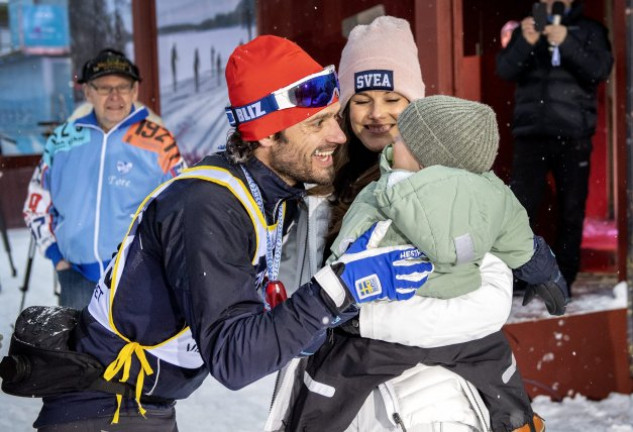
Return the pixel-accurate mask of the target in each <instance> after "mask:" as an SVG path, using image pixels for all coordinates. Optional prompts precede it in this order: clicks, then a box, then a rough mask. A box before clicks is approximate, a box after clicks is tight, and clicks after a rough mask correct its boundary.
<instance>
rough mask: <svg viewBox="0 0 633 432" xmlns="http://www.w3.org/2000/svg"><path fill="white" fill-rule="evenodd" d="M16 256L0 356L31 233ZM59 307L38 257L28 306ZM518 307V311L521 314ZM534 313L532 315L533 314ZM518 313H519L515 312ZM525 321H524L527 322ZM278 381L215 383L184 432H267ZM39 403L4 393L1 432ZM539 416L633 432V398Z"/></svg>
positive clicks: (16, 236) (3, 298) (194, 402)
mask: <svg viewBox="0 0 633 432" xmlns="http://www.w3.org/2000/svg"><path fill="white" fill-rule="evenodd" d="M9 240H10V245H11V248H12V256H13V259H14V262H15V264H16V266H17V267H18V269H17V271H18V275H17V277H11V271H10V268H9V262H8V258H7V255H6V253H5V250H4V248H3V247H2V246H0V284H1V285H2V291H1V292H0V334H2V335H3V336H4V340H3V341H2V348H1V349H0V356H4V355H6V353H7V349H8V340H9V339H10V337H11V327H10V326H11V324H12V323H13V322H14V321H15V318H16V316H17V314H18V308H19V305H20V299H21V292H20V286H22V282H23V277H24V267H25V263H26V260H27V254H28V243H29V237H28V232H27V230H26V229H17V230H10V231H9ZM624 291H625V287H623V286H621V285H620V286H616V287H614V289H613V292H611V293H607V295H602V296H601V298H596V297H590V298H588V299H585V298H579V299H574V302H572V306H573V308H570V309H571V311H570V312H572V313H583V311H590V310H596V308H598V309H613V308H621V307H624V304H625V302H624V300H623V297H624V296H625V295H624ZM52 304H56V297H55V296H54V294H53V270H52V268H51V266H50V264H49V263H48V261H46V260H45V259H44V258H42V257H41V256H40V255H36V257H35V259H34V262H33V273H32V276H31V281H30V285H29V289H28V292H27V296H26V302H25V305H26V306H31V305H52ZM519 308H520V304H519V303H518V299H517V301H515V305H514V308H513V311H514V310H516V311H520V309H519ZM523 309H527V310H523V318H521V319H534V318H535V317H538V316H541V315H542V314H544V313H545V312H544V308H543V307H542V305H541V304H540V303H539V302H534V303H533V304H530V305H529V307H528V308H523ZM528 312H529V313H528ZM513 313H514V312H513ZM521 319H519V320H521ZM273 385H274V376H272V375H271V376H268V377H266V378H264V379H262V380H260V381H258V382H256V383H254V384H252V385H250V386H249V387H247V388H245V389H243V390H240V391H237V392H234V391H230V390H227V389H225V388H223V387H222V386H221V385H220V384H218V383H217V382H216V381H214V380H213V379H212V378H209V379H207V380H206V381H205V383H204V384H203V386H202V387H201V388H200V389H199V390H198V391H196V392H195V393H194V394H193V395H192V396H191V397H190V398H189V399H187V400H184V401H180V402H178V405H177V406H178V408H177V413H178V414H177V416H178V425H179V429H180V430H181V431H182V432H199V431H200V432H202V431H205V432H207V431H212V432H256V431H261V430H262V428H263V424H264V421H265V417H266V414H267V411H268V406H269V403H270V396H271V392H272V387H273ZM40 405H41V402H40V400H39V399H27V398H19V397H13V396H9V395H6V394H4V393H0V431H3V432H4V431H11V432H26V431H32V430H33V429H32V428H31V424H32V423H33V420H34V419H35V417H36V416H37V413H38V411H39V408H40ZM533 407H534V410H535V411H536V412H538V413H539V414H540V415H542V416H543V417H544V418H545V419H546V421H547V432H576V431H578V432H585V431H592V432H633V396H632V395H623V394H615V393H614V394H611V395H610V396H609V397H608V398H607V399H605V400H602V401H599V402H596V401H589V400H587V399H586V398H585V397H583V396H582V395H576V396H575V397H574V398H566V399H564V400H563V402H561V403H556V402H552V401H551V400H550V399H549V398H547V397H545V396H539V397H537V398H536V399H535V400H534V403H533Z"/></svg>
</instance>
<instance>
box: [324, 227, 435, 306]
mask: <svg viewBox="0 0 633 432" xmlns="http://www.w3.org/2000/svg"><path fill="white" fill-rule="evenodd" d="M390 225H391V221H390V220H387V221H381V222H378V223H376V224H374V225H373V226H372V228H371V229H369V230H368V231H367V232H366V233H365V234H363V235H362V236H361V237H359V238H358V239H356V241H355V242H354V243H352V245H351V246H350V247H349V249H347V251H346V252H345V254H344V255H343V256H341V258H340V259H339V260H338V261H336V262H334V263H333V264H332V265H331V268H330V267H325V268H323V269H322V270H321V271H319V272H318V273H317V274H316V275H315V279H316V280H317V282H319V284H320V285H321V286H322V287H323V288H324V289H325V290H326V291H328V288H327V287H328V285H330V286H331V283H332V282H331V276H330V275H329V273H332V272H333V273H334V274H335V275H336V276H338V279H339V280H340V281H342V282H343V285H344V286H345V287H346V288H347V290H348V291H349V293H350V294H351V295H352V297H354V300H355V301H356V303H366V302H370V301H374V300H379V299H389V300H407V299H410V298H411V297H413V296H414V295H415V293H416V291H417V290H418V289H419V288H420V287H421V286H422V285H424V283H425V282H426V281H427V279H428V277H429V275H430V274H431V272H433V264H432V263H431V262H430V261H429V260H428V258H427V257H426V255H424V253H422V252H420V251H419V250H418V249H417V248H415V247H414V246H412V245H398V246H385V247H379V246H378V245H379V243H380V241H381V240H382V239H383V238H384V236H385V234H386V232H387V229H388V228H389V226H390Z"/></svg>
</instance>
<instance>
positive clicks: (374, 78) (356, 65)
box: [339, 16, 424, 110]
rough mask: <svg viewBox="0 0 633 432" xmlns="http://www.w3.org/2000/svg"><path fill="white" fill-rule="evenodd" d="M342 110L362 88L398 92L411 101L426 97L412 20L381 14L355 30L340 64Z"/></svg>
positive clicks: (363, 89)
mask: <svg viewBox="0 0 633 432" xmlns="http://www.w3.org/2000/svg"><path fill="white" fill-rule="evenodd" d="M339 80H340V82H341V110H344V109H345V107H346V105H347V103H348V102H349V100H350V98H351V97H352V95H354V94H355V93H359V92H362V91H370V90H383V91H394V92H397V93H400V94H401V95H403V96H404V97H406V98H407V99H408V100H409V101H413V100H415V99H419V98H422V97H424V81H423V80H422V71H421V70H420V62H419V59H418V47H417V46H416V44H415V41H414V40H413V33H412V32H411V26H410V25H409V22H408V21H406V20H404V19H402V18H396V17H392V16H381V17H378V18H376V19H375V20H374V21H372V22H371V24H368V25H357V26H356V27H354V28H353V29H352V31H351V32H350V34H349V38H348V40H347V43H346V44H345V47H344V48H343V52H342V54H341V62H340V63H339Z"/></svg>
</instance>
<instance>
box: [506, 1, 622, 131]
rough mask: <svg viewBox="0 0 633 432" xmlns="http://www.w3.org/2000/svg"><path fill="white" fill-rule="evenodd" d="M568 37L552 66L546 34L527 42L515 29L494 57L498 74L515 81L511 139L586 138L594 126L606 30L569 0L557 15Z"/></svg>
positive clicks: (608, 58)
mask: <svg viewBox="0 0 633 432" xmlns="http://www.w3.org/2000/svg"><path fill="white" fill-rule="evenodd" d="M562 24H563V25H565V26H567V37H566V38H565V40H564V41H563V43H562V44H561V45H560V46H559V50H560V56H561V65H560V66H558V67H554V66H552V64H551V58H552V55H551V51H550V46H549V44H548V42H547V38H546V37H545V36H544V35H541V38H540V39H539V41H538V42H537V43H536V44H534V45H533V46H532V45H530V44H529V43H528V42H527V41H526V40H525V38H523V35H522V33H521V27H520V26H519V27H518V28H517V29H515V31H514V33H513V34H512V39H511V40H510V43H509V44H508V46H507V47H506V48H505V49H504V50H503V51H501V52H500V53H499V54H498V55H497V75H499V76H500V77H501V78H503V79H506V80H510V81H515V82H516V93H515V108H514V124H513V129H512V132H513V135H514V136H515V137H520V136H527V135H537V136H562V137H568V138H576V139H577V138H585V137H590V136H592V135H593V133H594V132H595V128H596V89H597V87H598V84H599V83H600V82H601V81H604V80H605V79H607V77H608V76H609V73H610V71H611V66H612V65H613V57H612V55H611V45H610V43H609V39H608V37H607V29H606V28H605V27H604V26H603V25H602V24H600V23H598V22H597V21H594V20H591V19H588V18H586V17H585V16H583V15H582V4H581V3H580V2H578V1H577V2H574V3H573V4H572V9H571V11H570V12H569V13H568V14H566V15H565V16H564V17H563V19H562Z"/></svg>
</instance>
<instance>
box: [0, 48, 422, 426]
mask: <svg viewBox="0 0 633 432" xmlns="http://www.w3.org/2000/svg"><path fill="white" fill-rule="evenodd" d="M226 79H227V83H228V88H229V98H230V102H231V105H230V106H229V107H227V109H226V112H227V116H228V117H229V120H230V121H231V123H232V124H233V125H234V126H235V128H236V129H235V132H234V134H233V135H232V136H231V138H230V139H229V143H228V144H227V152H226V153H218V154H215V155H211V156H208V157H206V158H205V159H204V160H203V161H202V162H201V163H200V164H199V165H198V166H197V167H194V168H192V169H190V170H186V171H185V172H184V173H183V174H182V175H181V176H179V177H177V178H176V179H174V180H172V181H169V182H167V183H164V184H163V185H162V186H161V187H159V188H158V189H156V190H155V191H154V192H153V193H152V194H151V195H150V196H148V197H147V198H146V200H145V201H144V202H143V204H141V206H140V208H139V210H138V211H137V213H136V216H135V218H134V220H133V222H132V224H131V226H130V228H129V231H128V234H127V236H126V238H125V239H124V240H123V243H122V245H121V247H120V248H119V251H118V253H117V256H116V257H115V259H114V260H113V261H112V263H111V264H110V266H109V267H108V269H107V271H106V275H105V276H104V277H103V278H102V279H101V280H100V281H99V284H98V286H97V288H96V290H95V295H94V297H93V299H92V302H91V303H90V305H89V306H88V307H87V308H86V309H84V311H83V312H82V314H81V316H80V317H79V318H78V319H79V324H78V326H77V329H76V337H75V341H74V349H75V350H76V351H78V352H80V353H82V354H84V355H85V354H89V355H91V356H93V357H95V358H96V359H98V360H99V362H100V363H101V364H102V365H103V367H104V368H105V372H104V373H103V376H102V377H101V378H99V379H97V380H96V381H94V382H87V383H84V384H86V388H84V389H77V391H69V390H66V392H65V393H63V394H61V395H55V396H54V397H48V398H46V399H45V401H44V407H43V409H42V411H41V413H40V416H39V418H38V419H37V421H36V422H35V427H36V428H38V430H40V431H44V432H51V431H70V430H99V429H103V430H108V431H120V430H125V431H169V432H173V431H176V430H177V426H176V416H175V411H174V401H175V400H176V399H184V398H186V397H188V396H189V395H190V394H191V393H192V392H193V391H194V390H195V389H196V388H197V387H198V386H200V384H201V383H202V381H203V380H204V379H205V377H206V376H207V375H208V374H209V373H211V375H213V376H214V377H215V378H216V379H217V380H218V381H220V382H221V383H222V384H224V385H225V386H227V387H229V388H231V389H239V388H241V387H243V386H245V385H247V384H249V383H252V382H253V381H255V380H258V379H259V378H261V377H263V376H265V375H268V374H270V373H271V372H273V371H276V370H278V369H279V368H281V367H282V366H284V365H285V364H286V363H287V362H288V361H289V360H291V359H292V358H293V357H296V356H298V355H300V354H301V353H302V352H303V351H304V348H305V347H308V346H311V345H312V344H314V342H315V340H318V339H319V338H320V337H322V335H323V334H324V333H325V331H326V330H327V329H328V328H330V327H334V326H336V325H338V324H340V323H342V322H344V321H345V320H346V319H348V318H351V317H352V316H353V315H355V314H356V313H357V312H358V308H357V305H358V304H360V303H363V302H366V301H371V300H376V299H381V298H386V299H391V300H404V299H408V298H410V297H411V296H413V295H414V293H415V290H416V288H417V287H419V286H420V285H421V284H423V283H424V281H425V280H426V277H427V276H428V274H429V273H430V271H432V265H431V264H430V263H428V262H427V261H426V260H425V259H424V258H425V257H424V256H423V255H421V254H420V252H419V251H417V249H414V248H413V247H410V246H403V247H393V248H378V247H373V248H371V247H370V246H368V245H373V244H377V241H378V240H379V238H380V236H381V235H384V231H386V228H385V227H384V226H374V227H373V228H372V229H371V230H370V231H368V232H367V233H366V235H364V236H362V237H361V238H360V239H359V240H358V241H356V242H355V243H353V244H352V245H351V246H350V248H349V249H348V252H347V253H346V254H345V255H343V257H342V259H341V260H340V261H339V262H337V263H335V264H333V265H332V266H326V267H324V268H323V269H321V270H320V271H318V272H317V273H316V275H315V276H314V278H313V279H312V280H311V281H310V282H309V283H307V284H305V285H303V286H301V287H299V288H298V289H296V291H295V292H294V294H293V296H292V297H291V298H289V299H287V300H285V290H284V287H283V285H282V284H281V283H280V282H279V281H278V280H277V272H278V269H279V262H280V253H281V244H282V236H283V235H284V234H285V232H286V230H287V228H288V226H289V225H290V223H291V221H292V220H293V216H294V214H295V213H296V205H297V200H298V199H299V198H301V197H303V196H304V194H305V189H304V187H303V183H304V182H310V183H317V184H328V183H329V182H331V181H332V178H333V174H334V172H333V165H332V153H333V152H334V151H335V150H336V149H337V148H338V147H339V146H340V145H341V144H343V142H344V141H345V136H344V134H343V132H342V131H341V129H340V128H339V125H338V122H337V118H336V114H337V113H338V111H339V103H338V81H337V78H336V74H335V72H334V69H333V68H332V67H328V68H323V67H322V66H320V65H319V64H318V63H317V62H315V61H314V60H313V59H312V58H311V57H310V56H309V55H308V54H306V53H305V52H304V51H303V50H302V49H301V48H299V47H298V46H297V45H296V44H294V43H292V42H290V41H288V40H286V39H282V38H279V37H275V36H260V37H258V38H256V39H254V40H253V41H251V42H250V43H248V44H245V45H242V46H240V47H238V48H237V49H236V50H235V51H234V52H233V54H232V55H231V57H230V59H229V61H228V64H227V66H226ZM292 288H296V287H292ZM46 319H48V320H49V321H54V319H52V318H50V317H49V316H47V317H46ZM47 367H48V369H47V374H46V376H47V377H48V378H49V379H50V380H51V381H53V382H56V383H59V382H64V380H67V379H68V377H65V376H64V371H65V370H66V369H64V368H59V370H58V369H57V368H56V367H54V366H52V365H51V362H48V365H47ZM5 380H6V379H5ZM57 388H59V387H57ZM139 413H140V414H139Z"/></svg>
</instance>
